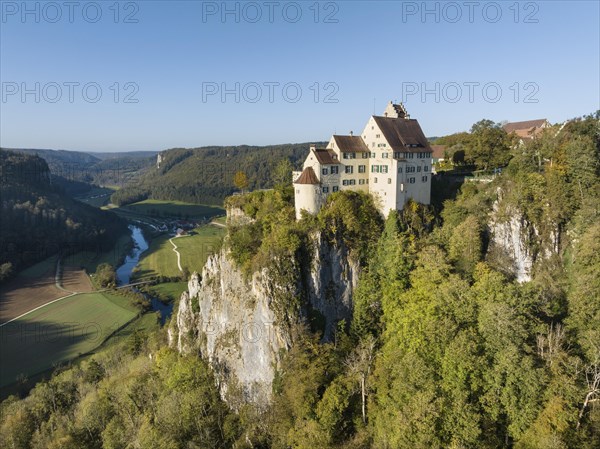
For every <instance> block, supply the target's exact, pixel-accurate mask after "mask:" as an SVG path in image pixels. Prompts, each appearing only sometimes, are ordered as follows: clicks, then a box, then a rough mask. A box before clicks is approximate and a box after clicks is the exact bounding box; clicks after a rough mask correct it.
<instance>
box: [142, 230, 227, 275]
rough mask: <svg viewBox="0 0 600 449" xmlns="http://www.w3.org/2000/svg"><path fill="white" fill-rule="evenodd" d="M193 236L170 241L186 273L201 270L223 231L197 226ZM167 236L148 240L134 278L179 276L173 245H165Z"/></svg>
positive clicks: (168, 237) (216, 245)
mask: <svg viewBox="0 0 600 449" xmlns="http://www.w3.org/2000/svg"><path fill="white" fill-rule="evenodd" d="M194 232H195V233H196V234H195V235H191V236H188V237H179V238H175V239H173V242H174V243H175V245H177V248H178V249H177V250H178V251H179V253H180V254H181V266H182V268H184V269H185V268H187V269H188V270H189V271H190V272H193V271H201V270H202V267H203V266H204V264H205V263H206V259H207V258H208V256H209V254H212V253H214V252H215V251H216V250H217V249H218V248H219V246H220V242H221V239H222V238H223V236H224V235H225V229H222V228H218V227H216V226H210V225H206V226H201V227H199V228H196V229H195V230H194ZM170 238H171V237H170V236H166V235H161V236H160V237H157V238H155V239H153V240H152V242H151V243H150V248H148V250H147V251H146V252H145V253H144V254H143V255H142V258H141V260H140V263H139V264H138V266H137V267H136V269H135V271H134V276H135V277H136V278H137V279H140V278H145V277H148V276H158V275H162V276H171V277H172V276H179V274H180V271H179V268H178V267H177V255H176V254H175V252H174V251H173V245H171V243H169V239H170Z"/></svg>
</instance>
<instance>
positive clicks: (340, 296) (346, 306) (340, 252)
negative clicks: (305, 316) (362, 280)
mask: <svg viewBox="0 0 600 449" xmlns="http://www.w3.org/2000/svg"><path fill="white" fill-rule="evenodd" d="M312 242H313V251H312V254H313V258H312V261H311V266H310V270H309V271H310V272H309V276H308V279H307V281H308V282H307V284H308V285H307V293H308V295H307V296H308V300H309V302H310V305H311V307H312V308H313V309H314V310H317V311H318V312H319V313H320V314H321V315H323V317H324V318H325V329H324V338H325V339H326V340H331V339H332V338H333V335H334V332H335V325H336V322H337V321H339V320H342V319H345V320H346V323H350V319H351V318H352V304H353V303H352V292H353V291H354V288H356V284H357V283H358V276H359V273H360V267H359V265H358V263H356V262H355V261H354V260H353V259H352V258H351V257H350V255H349V254H348V250H347V248H346V247H345V245H343V244H341V243H340V242H336V244H333V245H331V244H329V243H328V242H325V241H324V240H323V238H322V236H321V234H317V235H315V236H313V239H312Z"/></svg>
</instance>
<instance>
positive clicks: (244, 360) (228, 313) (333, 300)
mask: <svg viewBox="0 0 600 449" xmlns="http://www.w3.org/2000/svg"><path fill="white" fill-rule="evenodd" d="M311 245H312V246H311V248H310V249H311V251H310V253H311V254H312V256H311V260H310V266H300V264H296V266H295V269H296V270H297V273H295V274H294V276H292V278H296V279H298V281H297V285H291V286H290V285H279V283H278V282H280V281H278V280H277V279H275V278H274V276H273V275H272V273H270V272H269V270H268V269H266V268H264V269H262V270H261V271H258V272H255V273H253V274H252V277H251V278H250V279H248V278H245V277H244V275H243V273H242V272H241V270H240V269H239V268H238V267H237V266H236V265H235V263H234V262H233V261H232V260H231V259H230V257H229V255H228V252H227V250H226V249H223V250H221V252H220V253H218V254H215V255H212V256H210V257H209V258H208V260H207V262H206V265H205V266H204V269H203V270H202V276H199V275H198V273H194V274H193V275H192V276H191V279H190V281H189V282H188V291H186V292H184V293H183V294H182V296H181V300H180V303H179V309H178V310H177V311H176V312H175V313H176V315H175V316H174V317H173V319H172V321H171V325H170V328H169V330H168V333H169V343H170V345H171V346H173V347H176V348H177V349H178V350H179V351H180V352H182V353H191V352H199V353H200V354H201V355H202V357H204V358H205V359H206V360H207V361H208V362H209V364H210V365H211V366H212V368H213V370H214V372H215V375H216V377H217V380H218V382H219V385H220V388H221V394H222V396H223V398H224V399H225V400H227V401H228V402H229V403H230V405H233V406H234V407H235V405H236V404H235V403H232V402H236V401H244V402H253V403H255V404H257V405H259V406H260V405H263V404H266V403H268V402H269V401H270V398H271V390H272V383H273V378H274V376H275V370H276V369H277V367H278V364H279V362H280V357H281V354H282V350H283V351H286V350H288V349H289V348H290V347H291V345H292V344H293V342H292V341H291V338H290V335H289V331H288V330H287V329H288V328H287V327H286V325H285V324H284V323H282V322H281V318H279V319H278V317H277V314H276V312H275V310H276V307H275V301H277V299H276V298H278V295H280V294H281V292H282V291H290V290H291V291H293V292H294V293H295V294H296V295H297V296H298V297H299V298H302V301H303V303H302V304H301V306H300V311H299V315H298V316H296V317H292V319H296V320H298V319H301V318H302V316H307V315H309V314H311V313H312V314H314V313H315V312H314V311H315V310H316V311H318V313H320V314H321V315H322V316H321V317H320V318H321V320H320V321H321V322H322V323H323V324H324V329H323V330H324V339H326V340H327V339H331V338H332V337H333V332H334V331H335V326H336V323H337V321H339V320H340V319H346V320H347V322H349V319H350V318H351V314H352V291H353V289H354V287H355V285H356V283H357V280H358V274H359V267H358V264H356V263H354V262H352V261H351V258H350V257H349V255H348V251H347V249H346V248H345V246H344V245H343V244H339V245H332V244H330V243H328V242H325V241H323V239H322V238H321V236H320V235H315V236H314V238H313V239H312V243H311ZM309 310H312V311H309Z"/></svg>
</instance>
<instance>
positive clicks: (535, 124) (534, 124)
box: [502, 118, 547, 134]
mask: <svg viewBox="0 0 600 449" xmlns="http://www.w3.org/2000/svg"><path fill="white" fill-rule="evenodd" d="M546 121H547V120H546V119H545V118H541V119H538V120H527V121H524V122H512V123H507V124H506V125H504V126H503V127H502V128H504V131H506V132H507V133H509V134H510V133H511V132H513V131H515V132H516V131H519V130H530V129H532V128H540V127H541V126H542V125H544V123H546Z"/></svg>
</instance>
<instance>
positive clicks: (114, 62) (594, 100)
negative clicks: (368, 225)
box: [0, 1, 600, 153]
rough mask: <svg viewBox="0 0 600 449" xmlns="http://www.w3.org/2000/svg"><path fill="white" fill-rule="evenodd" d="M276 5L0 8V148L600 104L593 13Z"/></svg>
mask: <svg viewBox="0 0 600 449" xmlns="http://www.w3.org/2000/svg"><path fill="white" fill-rule="evenodd" d="M275 3H277V5H275V6H273V7H272V8H275V9H272V8H271V7H267V6H268V5H267V4H266V3H261V2H232V3H228V4H227V6H224V5H225V4H223V3H220V2H185V1H184V2H181V1H177V2H169V3H167V2H160V1H156V2H118V3H111V4H110V5H109V4H108V3H102V4H98V3H93V2H91V3H89V2H88V3H79V2H74V6H73V9H70V8H67V7H66V6H64V5H62V4H60V3H54V2H52V3H42V2H27V3H21V2H2V11H1V13H2V17H1V19H0V20H1V23H2V27H0V42H1V44H0V49H1V50H2V51H1V52H0V80H1V81H2V86H1V90H2V92H1V98H0V108H1V114H0V146H1V147H6V148H9V147H11V148H22V149H23V148H30V149H41V148H52V149H65V150H66V151H82V152H107V153H110V152H129V151H163V150H165V149H169V148H198V147H205V146H239V145H250V146H266V145H277V144H280V142H310V141H311V139H310V138H308V137H310V136H313V137H317V136H318V138H317V139H316V141H327V140H328V139H329V137H330V136H331V135H332V134H334V133H336V132H337V133H339V134H346V133H348V131H350V130H353V131H354V132H355V133H357V132H360V131H362V129H363V126H364V124H365V123H366V121H367V120H368V118H369V117H370V116H371V115H373V114H375V115H377V114H381V113H382V111H383V110H384V108H385V105H386V104H387V103H388V102H389V101H394V102H403V103H404V104H405V106H406V108H407V110H408V112H409V113H410V114H411V117H412V118H415V119H417V120H418V121H419V123H420V124H421V127H422V128H423V131H424V132H425V134H426V135H427V136H443V135H448V134H453V133H457V132H462V131H468V130H469V129H470V127H471V126H472V125H473V124H474V123H476V122H477V121H479V120H481V119H490V120H492V121H494V122H496V123H498V122H502V121H509V122H516V121H524V120H532V119H538V118H546V119H548V120H549V121H550V122H551V123H561V122H564V121H565V120H568V119H571V118H575V117H580V116H583V115H586V114H590V113H594V112H595V111H596V110H598V108H599V107H600V106H599V103H600V87H599V86H598V82H597V80H598V77H599V75H600V56H599V55H600V48H599V44H598V42H599V41H600V30H599V29H598V27H597V19H598V17H599V16H600V6H599V4H598V2H586V1H579V2H560V1H558V2H548V1H542V2H518V3H517V2H514V3H513V2H511V3H510V4H509V3H502V4H498V3H495V2H475V4H474V6H473V5H471V6H469V5H465V4H464V3H460V2H449V3H448V2H427V3H423V2H398V3H391V2H384V1H377V2H368V3H366V2H353V3H342V2H316V3H310V4H309V3H302V4H299V3H295V2H275ZM467 3H468V2H467ZM92 4H94V5H96V6H94V7H91V6H90V5H92ZM52 5H54V6H52ZM61 5H62V6H61ZM115 5H118V7H117V6H115ZM561 29H565V30H568V33H560V32H557V30H561ZM157 30H158V31H157ZM324 36H334V37H333V38H329V39H328V38H326V37H325V38H324ZM475 37H476V38H475ZM564 67H571V68H572V71H571V72H570V77H569V82H566V80H565V78H564V75H563V74H562V73H561V70H560V68H564ZM240 142H249V143H240Z"/></svg>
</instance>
